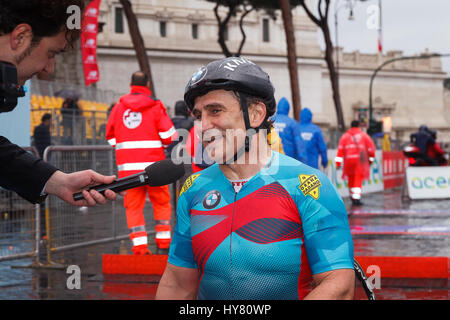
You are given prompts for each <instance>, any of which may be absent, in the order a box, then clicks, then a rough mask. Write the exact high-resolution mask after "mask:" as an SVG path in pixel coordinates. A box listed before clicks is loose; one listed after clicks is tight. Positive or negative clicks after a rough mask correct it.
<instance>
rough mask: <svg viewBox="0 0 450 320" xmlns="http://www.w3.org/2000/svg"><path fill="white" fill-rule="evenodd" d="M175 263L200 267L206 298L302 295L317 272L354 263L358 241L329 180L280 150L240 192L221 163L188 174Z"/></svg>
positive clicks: (173, 249)
mask: <svg viewBox="0 0 450 320" xmlns="http://www.w3.org/2000/svg"><path fill="white" fill-rule="evenodd" d="M168 262H169V263H171V264H173V265H176V266H180V267H185V268H198V270H199V272H200V287H199V293H198V297H199V299H220V300H228V299H245V300H248V299H264V300H271V299H302V298H303V297H304V296H305V295H306V294H307V293H308V292H309V290H310V283H311V280H312V274H317V273H322V272H326V271H331V270H336V269H353V242H352V238H351V234H350V228H349V224H348V219H347V213H346V209H345V206H344V203H343V202H342V199H341V198H340V196H339V195H338V193H337V191H336V189H335V188H334V186H333V185H332V184H331V182H330V181H329V180H328V178H327V177H326V176H325V175H324V174H322V172H320V171H318V170H316V169H313V168H311V167H308V166H306V165H304V164H302V163H301V162H299V161H297V160H295V159H293V158H290V157H287V156H285V155H282V154H279V153H277V152H272V159H271V161H270V163H269V164H268V165H267V166H266V167H265V168H264V169H262V170H261V171H260V172H259V173H257V174H256V175H255V176H254V177H252V178H251V179H250V180H249V181H248V182H246V183H245V184H244V185H243V186H242V188H241V189H240V191H239V192H238V193H236V192H235V191H234V188H233V185H232V183H231V182H230V181H229V180H228V179H227V178H226V177H225V176H224V175H223V173H222V171H221V170H220V168H219V166H218V165H217V164H214V165H212V166H211V167H209V168H208V169H205V170H203V171H201V172H199V173H196V174H193V175H192V176H190V177H189V178H188V179H187V180H186V182H185V185H184V186H183V189H182V191H181V195H180V198H179V200H178V206H177V224H176V227H175V231H174V235H173V239H172V243H171V246H170V252H169V259H168Z"/></svg>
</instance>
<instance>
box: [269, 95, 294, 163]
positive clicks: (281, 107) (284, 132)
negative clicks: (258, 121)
mask: <svg viewBox="0 0 450 320" xmlns="http://www.w3.org/2000/svg"><path fill="white" fill-rule="evenodd" d="M289 108H290V106H289V102H288V100H287V99H286V98H284V97H283V98H281V99H280V101H278V107H277V114H276V115H275V117H274V119H273V120H275V123H274V124H273V126H274V128H275V130H276V131H277V133H278V135H279V136H280V138H281V143H282V144H283V150H284V153H285V154H286V155H287V156H289V157H291V158H294V159H297V160H300V159H299V153H300V143H301V141H300V136H299V133H298V122H297V121H295V119H292V118H291V117H289Z"/></svg>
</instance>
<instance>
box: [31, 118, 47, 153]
mask: <svg viewBox="0 0 450 320" xmlns="http://www.w3.org/2000/svg"><path fill="white" fill-rule="evenodd" d="M33 136H34V145H35V146H36V149H37V150H38V152H39V156H40V157H41V158H44V150H45V148H47V147H48V146H49V145H51V144H52V138H51V135H50V129H49V128H48V127H47V126H46V125H45V124H43V123H41V124H40V125H38V126H37V127H36V128H34V134H33Z"/></svg>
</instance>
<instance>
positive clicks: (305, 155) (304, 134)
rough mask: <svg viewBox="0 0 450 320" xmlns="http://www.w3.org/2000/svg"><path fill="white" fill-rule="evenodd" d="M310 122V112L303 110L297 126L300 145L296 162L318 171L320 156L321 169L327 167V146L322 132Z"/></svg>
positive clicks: (306, 109)
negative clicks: (298, 161)
mask: <svg viewBox="0 0 450 320" xmlns="http://www.w3.org/2000/svg"><path fill="white" fill-rule="evenodd" d="M311 121H312V112H311V110H309V109H308V108H303V109H302V111H301V113H300V124H299V125H298V131H299V138H300V144H301V148H300V152H299V156H298V160H300V161H301V162H303V163H304V164H307V165H308V166H310V167H313V168H316V169H318V168H319V154H320V158H321V164H322V167H324V168H326V167H327V165H328V157H327V145H326V144H325V140H324V139H323V135H322V131H321V130H320V128H319V127H318V126H317V125H315V124H313V123H311Z"/></svg>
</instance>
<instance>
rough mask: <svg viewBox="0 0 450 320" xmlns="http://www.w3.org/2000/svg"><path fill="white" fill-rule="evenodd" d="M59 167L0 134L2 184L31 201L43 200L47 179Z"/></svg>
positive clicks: (0, 174)
mask: <svg viewBox="0 0 450 320" xmlns="http://www.w3.org/2000/svg"><path fill="white" fill-rule="evenodd" d="M57 170H58V169H57V168H55V167H54V166H52V165H50V164H48V163H46V162H44V161H43V160H41V159H39V158H37V157H35V156H34V155H32V154H31V153H28V152H27V151H25V150H23V149H22V148H20V147H19V146H17V145H15V144H13V143H11V142H10V141H9V140H8V139H6V138H5V137H2V136H0V186H1V187H3V188H5V189H8V190H12V191H14V192H16V193H17V194H19V195H20V196H21V197H22V198H25V199H26V200H28V201H30V202H31V203H38V202H40V201H41V200H42V198H41V192H42V190H43V188H44V186H45V183H46V182H47V180H48V179H49V178H50V177H51V176H52V174H53V173H55V171H57Z"/></svg>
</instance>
